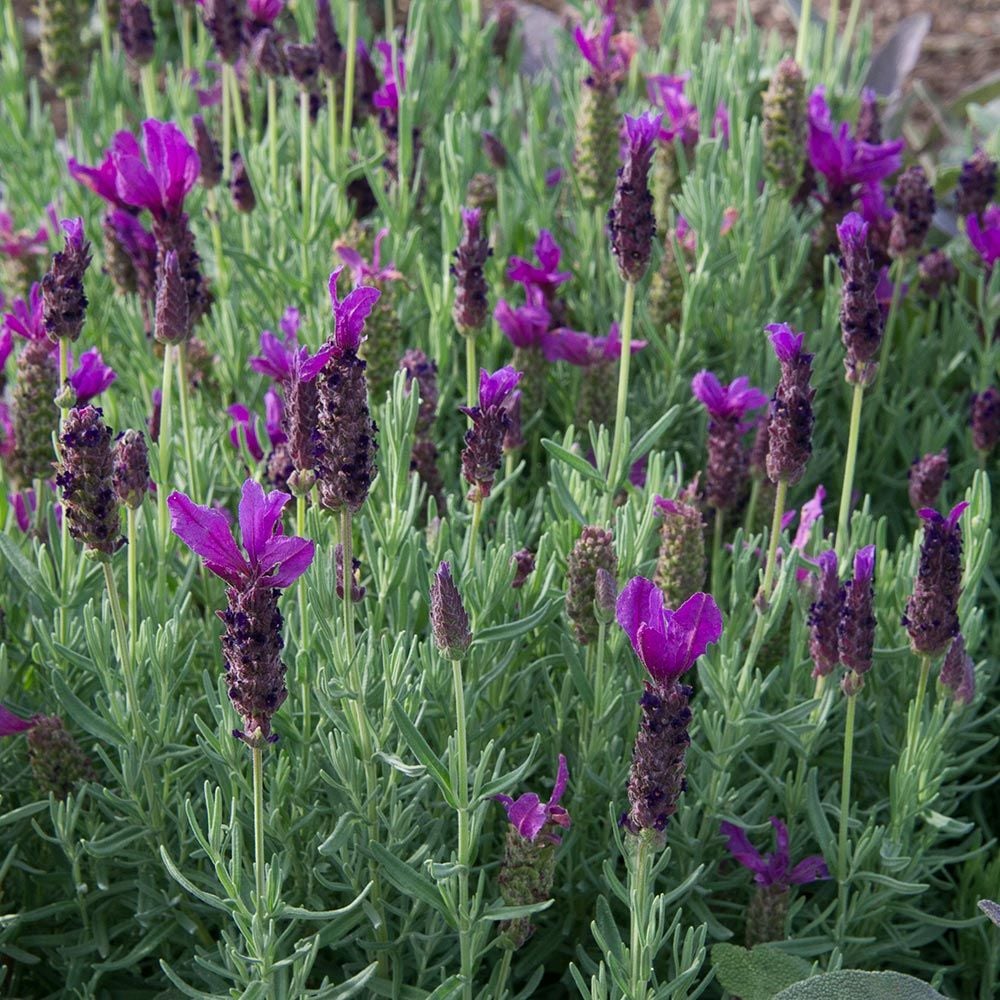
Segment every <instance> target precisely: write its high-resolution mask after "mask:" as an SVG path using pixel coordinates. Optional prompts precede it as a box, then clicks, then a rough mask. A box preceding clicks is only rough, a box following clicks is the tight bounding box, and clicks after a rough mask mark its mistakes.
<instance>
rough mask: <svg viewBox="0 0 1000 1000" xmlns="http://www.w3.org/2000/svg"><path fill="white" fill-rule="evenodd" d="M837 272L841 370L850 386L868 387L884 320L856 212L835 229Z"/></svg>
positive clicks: (865, 230)
mask: <svg viewBox="0 0 1000 1000" xmlns="http://www.w3.org/2000/svg"><path fill="white" fill-rule="evenodd" d="M837 238H838V240H839V241H840V270H841V273H842V274H843V276H844V284H843V288H842V289H841V298H840V329H841V339H842V341H843V344H844V348H845V350H846V355H845V357H844V370H845V372H846V377H847V381H848V382H850V383H852V384H861V385H870V384H871V383H872V381H873V380H874V378H875V374H876V371H877V369H878V365H877V363H876V362H875V361H874V358H875V356H876V355H877V354H878V349H879V346H880V345H881V343H882V331H883V326H884V320H883V317H882V310H881V308H880V306H879V303H878V296H877V294H876V290H877V288H878V272H877V270H876V268H875V265H874V264H873V262H872V258H871V254H870V253H869V249H868V223H867V222H865V221H864V219H862V218H861V216H860V215H858V214H857V213H856V212H851V213H850V214H849V215H847V216H845V218H844V221H843V222H842V223H841V224H840V225H839V226H837Z"/></svg>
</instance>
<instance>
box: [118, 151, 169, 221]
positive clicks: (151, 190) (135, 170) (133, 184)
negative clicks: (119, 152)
mask: <svg viewBox="0 0 1000 1000" xmlns="http://www.w3.org/2000/svg"><path fill="white" fill-rule="evenodd" d="M115 166H116V167H117V177H116V178H115V190H116V191H117V192H118V197H119V198H121V200H122V201H123V202H125V204H126V205H132V206H134V207H135V208H148V209H149V210H150V211H152V212H154V214H156V213H158V212H159V210H160V189H159V188H158V187H157V186H156V180H155V179H154V177H153V175H152V174H151V173H150V172H149V171H148V170H147V169H146V168H145V167H144V166H143V164H142V161H141V160H140V159H139V158H138V157H137V156H123V157H120V158H119V159H117V160H116V161H115Z"/></svg>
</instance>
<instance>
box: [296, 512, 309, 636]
mask: <svg viewBox="0 0 1000 1000" xmlns="http://www.w3.org/2000/svg"><path fill="white" fill-rule="evenodd" d="M295 534H297V535H298V536H299V538H305V534H306V496H305V494H304V493H300V494H299V495H298V496H296V498H295ZM298 588H299V649H305V648H306V642H307V640H308V636H309V616H308V615H307V614H306V581H305V576H304V575H303V576H300V577H299V583H298Z"/></svg>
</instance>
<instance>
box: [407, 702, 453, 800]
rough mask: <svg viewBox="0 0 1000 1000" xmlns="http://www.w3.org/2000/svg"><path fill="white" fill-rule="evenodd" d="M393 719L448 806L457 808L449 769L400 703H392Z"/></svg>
mask: <svg viewBox="0 0 1000 1000" xmlns="http://www.w3.org/2000/svg"><path fill="white" fill-rule="evenodd" d="M392 717H393V719H394V720H395V722H396V726H397V727H398V728H399V731H400V734H401V735H402V737H403V739H404V740H406V743H407V746H409V748H410V749H411V750H412V751H413V754H414V756H415V757H416V758H417V760H419V761H420V763H421V764H423V765H424V767H426V768H427V770H428V771H429V772H430V775H431V777H432V778H433V779H434V782H435V784H436V785H437V786H438V788H440V789H441V792H442V794H443V795H444V797H445V799H446V800H447V801H448V804H449V805H450V806H451V807H452V808H453V809H455V808H457V799H456V798H455V792H454V790H453V789H452V787H451V778H450V777H449V776H448V769H447V768H446V767H445V766H444V764H442V763H441V761H440V759H439V758H438V756H437V754H436V753H434V751H433V750H432V749H431V748H430V744H429V743H428V742H427V740H425V739H424V738H423V736H421V735H420V730H419V729H417V727H416V726H415V725H414V724H413V722H412V721H411V719H410V717H409V716H408V715H407V714H406V710H405V709H404V708H403V706H402V705H400V703H399V702H398V701H394V702H393V703H392Z"/></svg>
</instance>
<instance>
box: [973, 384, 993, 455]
mask: <svg viewBox="0 0 1000 1000" xmlns="http://www.w3.org/2000/svg"><path fill="white" fill-rule="evenodd" d="M971 409H972V416H971V419H970V423H971V425H972V446H973V447H974V448H975V449H976V451H978V452H981V453H982V455H983V456H984V457H985V456H986V455H988V454H989V453H990V452H991V451H992V450H993V449H994V448H995V447H996V446H997V443H998V442H1000V389H997V387H996V386H995V385H991V386H987V387H986V388H985V389H984V390H983V391H982V392H980V393H977V394H976V395H974V396H973V397H972V406H971Z"/></svg>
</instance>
